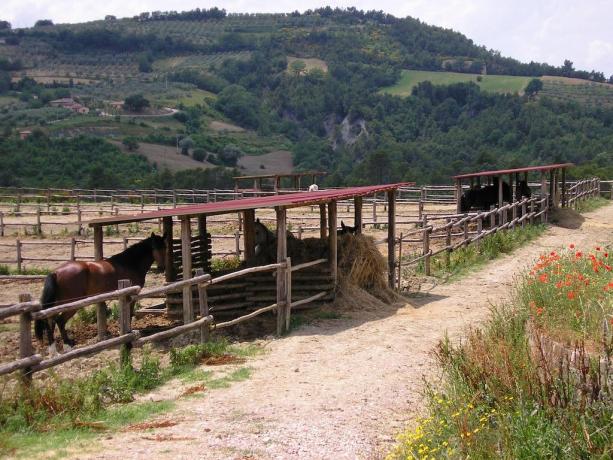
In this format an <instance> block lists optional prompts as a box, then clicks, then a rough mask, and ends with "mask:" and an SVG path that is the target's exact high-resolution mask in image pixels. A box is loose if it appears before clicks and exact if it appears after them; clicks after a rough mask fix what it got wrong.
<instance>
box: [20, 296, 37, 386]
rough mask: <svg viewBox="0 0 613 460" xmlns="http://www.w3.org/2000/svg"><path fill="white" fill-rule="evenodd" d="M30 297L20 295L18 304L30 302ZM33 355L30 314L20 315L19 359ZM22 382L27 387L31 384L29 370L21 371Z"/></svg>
mask: <svg viewBox="0 0 613 460" xmlns="http://www.w3.org/2000/svg"><path fill="white" fill-rule="evenodd" d="M31 300H32V296H31V295H30V294H20V295H19V302H20V303H21V302H30V301H31ZM33 354H34V349H33V347H32V314H31V313H30V312H25V313H21V314H20V315H19V357H20V358H22V359H23V358H27V357H28V356H32V355H33ZM21 377H22V382H23V384H24V385H25V386H29V385H30V383H31V382H32V372H31V370H30V368H27V367H26V368H24V369H22V371H21Z"/></svg>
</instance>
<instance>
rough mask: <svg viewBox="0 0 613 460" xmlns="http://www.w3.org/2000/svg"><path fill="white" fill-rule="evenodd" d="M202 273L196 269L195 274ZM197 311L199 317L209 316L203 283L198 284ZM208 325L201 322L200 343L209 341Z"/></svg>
mask: <svg viewBox="0 0 613 460" xmlns="http://www.w3.org/2000/svg"><path fill="white" fill-rule="evenodd" d="M202 275H204V270H203V269H202V268H199V269H197V270H196V276H202ZM198 313H200V318H206V317H207V316H209V299H208V293H207V290H206V285H205V284H204V283H199V284H198ZM209 335H210V330H209V325H208V324H203V325H202V327H201V328H200V343H206V342H208V341H209Z"/></svg>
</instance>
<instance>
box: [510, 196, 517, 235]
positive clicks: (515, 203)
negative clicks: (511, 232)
mask: <svg viewBox="0 0 613 460" xmlns="http://www.w3.org/2000/svg"><path fill="white" fill-rule="evenodd" d="M512 209H513V212H512V214H511V216H512V218H513V220H512V223H511V228H512V229H514V228H515V219H517V201H514V202H513V205H512Z"/></svg>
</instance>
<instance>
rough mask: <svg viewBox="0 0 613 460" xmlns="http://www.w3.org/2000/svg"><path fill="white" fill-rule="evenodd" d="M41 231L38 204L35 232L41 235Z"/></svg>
mask: <svg viewBox="0 0 613 460" xmlns="http://www.w3.org/2000/svg"><path fill="white" fill-rule="evenodd" d="M42 233H43V226H42V225H41V223H40V206H38V207H37V208H36V234H37V235H41V234H42Z"/></svg>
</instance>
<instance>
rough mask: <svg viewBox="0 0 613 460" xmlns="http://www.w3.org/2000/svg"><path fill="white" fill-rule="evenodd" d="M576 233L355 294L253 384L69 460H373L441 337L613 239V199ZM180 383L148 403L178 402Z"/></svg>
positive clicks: (414, 405) (289, 345)
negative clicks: (406, 292)
mask: <svg viewBox="0 0 613 460" xmlns="http://www.w3.org/2000/svg"><path fill="white" fill-rule="evenodd" d="M585 218H586V220H585V222H584V223H583V225H582V226H581V228H578V229H574V230H571V229H564V228H560V227H552V228H550V229H549V230H548V231H547V232H546V234H545V235H544V236H542V237H541V238H539V239H538V240H536V241H534V242H533V243H531V244H529V245H528V246H526V247H524V248H521V249H519V250H517V251H515V252H514V253H513V254H512V255H508V256H505V257H502V258H500V259H498V260H496V261H494V262H492V263H490V264H488V265H487V266H485V267H483V268H482V269H480V270H478V271H475V272H474V273H472V274H470V275H467V276H466V277H465V278H463V279H462V280H460V281H457V282H454V283H449V284H444V285H438V286H435V287H434V288H432V289H431V290H430V291H429V292H423V293H421V294H419V295H418V296H414V297H411V298H409V299H407V300H406V301H403V302H397V303H396V304H394V305H386V304H383V303H382V302H379V301H377V300H376V299H373V298H368V296H365V295H363V294H361V295H358V294H357V291H351V290H349V291H345V292H346V294H345V295H344V296H342V298H341V299H339V300H338V307H339V308H340V312H341V314H342V316H341V318H340V319H334V320H317V321H315V322H313V323H311V324H309V325H305V326H303V327H301V328H298V329H297V330H295V331H294V332H292V333H291V334H290V335H289V336H287V337H283V338H282V339H279V340H270V341H268V342H266V350H267V352H266V353H265V354H263V355H261V356H259V357H256V358H254V359H252V360H250V361H248V362H247V365H248V366H250V367H251V368H252V375H251V378H250V379H249V380H246V381H243V382H238V383H234V384H233V385H232V386H231V387H230V388H226V389H220V390H215V391H207V392H205V393H204V396H202V397H199V398H196V399H178V400H177V402H176V409H175V410H173V411H172V412H171V413H170V414H166V415H165V416H164V418H165V419H169V418H170V419H171V420H173V421H174V422H176V424H175V425H174V426H167V427H165V428H154V429H152V430H151V431H149V432H147V433H142V432H141V433H139V432H120V433H115V434H105V435H103V437H101V438H100V439H99V441H98V442H97V443H94V444H91V442H90V441H87V445H85V444H84V445H78V444H75V445H74V446H72V454H69V456H70V457H71V458H75V459H77V458H78V459H84V458H88V459H119V458H143V459H144V458H156V459H158V458H159V459H166V458H167V459H173V460H176V459H192V458H202V459H209V458H211V459H226V458H230V459H247V458H249V459H273V458H274V459H279V458H283V459H285V458H300V459H305V458H306V459H327V458H335V459H354V458H380V457H382V456H383V455H384V454H385V452H387V451H388V450H389V448H390V447H391V445H392V443H393V440H394V437H395V435H396V434H397V433H398V432H399V431H400V430H401V429H402V427H403V426H404V425H405V424H407V423H410V421H411V419H412V418H414V417H415V415H416V414H418V413H419V412H420V411H421V410H422V409H423V401H424V399H423V397H422V393H421V392H422V390H423V383H422V382H423V380H422V377H423V376H435V375H436V373H437V370H436V368H435V366H434V363H433V359H432V354H431V352H432V350H433V348H434V346H435V345H436V344H437V342H438V341H439V340H440V339H441V338H442V337H443V335H444V334H445V333H448V334H449V335H450V336H451V337H458V336H461V335H462V331H463V330H464V328H465V327H466V326H469V325H475V324H478V322H479V321H481V320H483V319H484V318H485V317H486V316H487V314H488V311H489V310H488V309H489V305H490V303H499V302H501V301H503V300H504V299H505V298H508V295H509V293H510V289H511V286H512V284H513V283H514V277H515V276H516V275H518V274H519V273H521V271H522V270H523V269H524V268H525V267H526V266H528V265H529V264H530V263H531V262H532V261H533V260H534V259H535V258H536V257H537V256H538V254H539V253H541V252H549V251H551V250H553V249H559V248H560V247H564V246H566V245H567V244H569V243H571V242H572V243H574V244H575V245H577V247H579V248H588V247H591V246H594V245H599V244H600V245H604V244H611V243H612V242H613V205H609V206H607V207H605V208H601V209H600V210H598V211H595V212H592V213H587V214H585ZM177 385H178V384H177V383H176V382H174V383H172V384H170V386H167V387H164V388H161V389H159V390H158V391H156V392H155V393H152V394H150V395H148V396H146V398H149V399H169V398H170V399H175V398H176V396H173V395H176V394H180V391H178V390H177V388H176V386H177Z"/></svg>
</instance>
